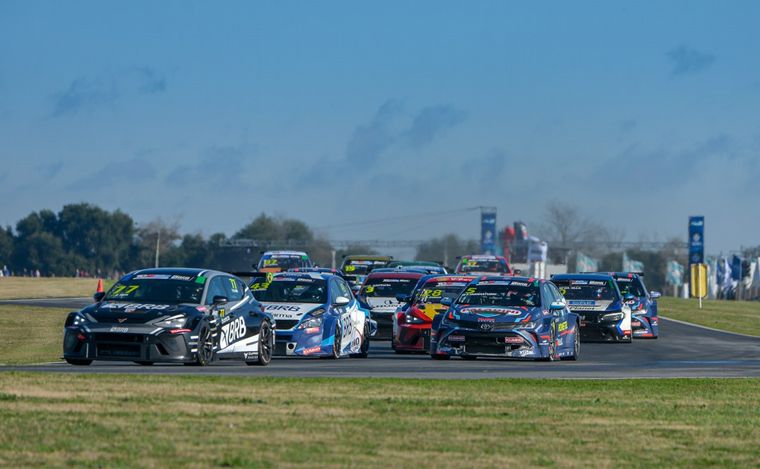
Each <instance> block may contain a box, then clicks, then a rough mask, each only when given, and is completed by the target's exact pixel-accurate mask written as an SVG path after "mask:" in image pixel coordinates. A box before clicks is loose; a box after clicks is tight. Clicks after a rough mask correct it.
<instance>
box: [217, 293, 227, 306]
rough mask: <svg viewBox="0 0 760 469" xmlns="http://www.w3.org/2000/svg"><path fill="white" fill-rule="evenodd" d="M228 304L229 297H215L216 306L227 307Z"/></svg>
mask: <svg viewBox="0 0 760 469" xmlns="http://www.w3.org/2000/svg"><path fill="white" fill-rule="evenodd" d="M226 304H227V297H226V296H222V295H216V296H215V297H214V306H218V305H226Z"/></svg>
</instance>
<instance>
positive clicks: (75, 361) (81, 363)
mask: <svg viewBox="0 0 760 469" xmlns="http://www.w3.org/2000/svg"><path fill="white" fill-rule="evenodd" d="M66 363H68V364H69V365H75V366H87V365H89V364H90V363H92V360H80V359H77V358H67V359H66Z"/></svg>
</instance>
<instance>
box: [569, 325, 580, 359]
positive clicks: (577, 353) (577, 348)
mask: <svg viewBox="0 0 760 469" xmlns="http://www.w3.org/2000/svg"><path fill="white" fill-rule="evenodd" d="M580 356H581V337H580V334H579V333H578V326H576V327H575V340H574V341H573V354H572V355H570V356H569V357H566V358H565V360H571V361H576V360H578V358H579V357H580Z"/></svg>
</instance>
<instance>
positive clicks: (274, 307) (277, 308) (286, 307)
mask: <svg viewBox="0 0 760 469" xmlns="http://www.w3.org/2000/svg"><path fill="white" fill-rule="evenodd" d="M264 310H265V311H290V312H292V313H295V312H298V311H300V310H301V308H299V307H298V306H293V305H264Z"/></svg>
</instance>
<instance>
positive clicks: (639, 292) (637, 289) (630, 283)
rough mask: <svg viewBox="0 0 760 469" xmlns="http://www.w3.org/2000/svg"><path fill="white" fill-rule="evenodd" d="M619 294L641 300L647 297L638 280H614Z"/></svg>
mask: <svg viewBox="0 0 760 469" xmlns="http://www.w3.org/2000/svg"><path fill="white" fill-rule="evenodd" d="M616 282H617V285H618V288H619V289H620V293H622V294H623V295H627V294H629V293H630V294H631V295H633V296H635V297H638V298H641V297H644V296H647V293H646V291H645V290H644V286H643V285H642V284H641V280H639V279H638V278H627V277H625V278H618V279H616Z"/></svg>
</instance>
